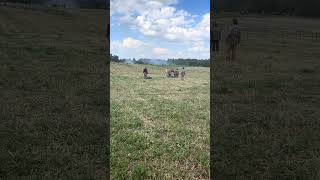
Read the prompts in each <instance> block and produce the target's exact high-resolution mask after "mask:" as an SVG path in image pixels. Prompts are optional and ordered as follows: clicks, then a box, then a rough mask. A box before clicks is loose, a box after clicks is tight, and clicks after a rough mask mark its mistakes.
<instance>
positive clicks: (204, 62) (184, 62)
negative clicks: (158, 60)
mask: <svg viewBox="0 0 320 180" xmlns="http://www.w3.org/2000/svg"><path fill="white" fill-rule="evenodd" d="M168 64H174V65H181V66H197V67H210V60H209V59H201V60H199V59H182V58H179V59H168Z"/></svg>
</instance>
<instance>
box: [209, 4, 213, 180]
mask: <svg viewBox="0 0 320 180" xmlns="http://www.w3.org/2000/svg"><path fill="white" fill-rule="evenodd" d="M212 24H213V0H210V172H209V177H210V179H212V178H213V175H212V174H213V149H214V148H213V116H212V112H213V109H212V103H213V94H212V90H213V77H214V69H213V67H214V66H213V64H214V63H213V52H212V51H211V49H212V43H211V42H212V40H211V34H212V33H211V32H212V28H211V27H212V26H211V25H212Z"/></svg>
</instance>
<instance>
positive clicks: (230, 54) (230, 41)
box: [226, 19, 241, 61]
mask: <svg viewBox="0 0 320 180" xmlns="http://www.w3.org/2000/svg"><path fill="white" fill-rule="evenodd" d="M240 36H241V33H240V28H239V25H238V20H237V19H233V25H232V26H231V28H230V31H229V33H228V35H227V38H226V44H227V46H228V49H227V60H230V59H231V60H233V61H234V60H235V59H236V50H237V46H238V45H239V44H240Z"/></svg>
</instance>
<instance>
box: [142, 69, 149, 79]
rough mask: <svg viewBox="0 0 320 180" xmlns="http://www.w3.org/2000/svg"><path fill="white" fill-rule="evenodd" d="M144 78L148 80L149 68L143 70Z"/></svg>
mask: <svg viewBox="0 0 320 180" xmlns="http://www.w3.org/2000/svg"><path fill="white" fill-rule="evenodd" d="M143 76H144V79H147V78H148V69H147V67H144V69H143Z"/></svg>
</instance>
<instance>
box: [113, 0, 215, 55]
mask: <svg viewBox="0 0 320 180" xmlns="http://www.w3.org/2000/svg"><path fill="white" fill-rule="evenodd" d="M110 10H111V12H110V19H111V23H110V28H111V29H110V45H111V46H110V47H111V49H110V51H111V54H113V55H117V56H119V58H121V59H122V58H125V59H133V58H136V59H139V58H150V59H168V58H195V59H209V57H210V43H209V42H210V0H111V1H110Z"/></svg>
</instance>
